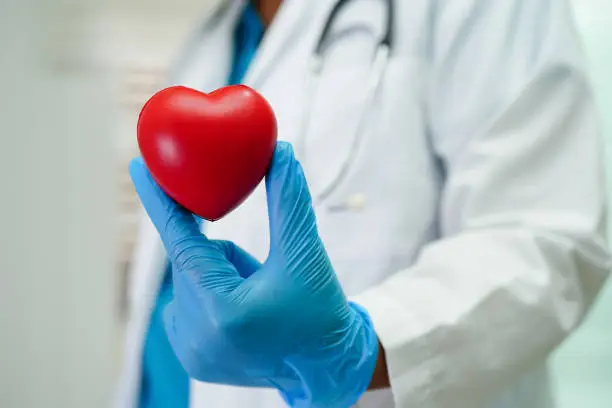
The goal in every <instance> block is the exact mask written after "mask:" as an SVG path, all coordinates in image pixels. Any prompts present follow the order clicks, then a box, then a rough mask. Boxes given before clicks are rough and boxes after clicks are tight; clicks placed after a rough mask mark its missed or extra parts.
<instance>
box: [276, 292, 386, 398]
mask: <svg viewBox="0 0 612 408" xmlns="http://www.w3.org/2000/svg"><path fill="white" fill-rule="evenodd" d="M349 308H350V314H351V319H350V324H349V327H348V328H347V330H346V331H345V333H344V335H343V336H342V339H341V340H339V341H338V342H337V343H335V344H333V345H332V346H330V348H329V349H327V350H325V351H324V352H323V353H322V355H324V356H325V357H324V358H321V357H318V358H309V357H307V356H295V357H292V358H288V359H286V363H287V364H288V365H289V366H291V367H292V368H293V370H294V371H295V373H296V374H297V376H298V377H299V378H300V382H301V387H300V388H299V389H294V390H281V395H282V396H283V398H284V399H285V402H286V403H287V404H288V405H289V406H290V407H292V408H348V407H351V406H353V405H355V404H356V403H357V402H358V401H359V399H360V398H361V396H362V395H363V394H364V393H365V392H366V391H367V389H368V386H369V385H370V382H371V381H372V376H373V374H374V369H375V368H376V362H377V359H378V337H377V336H376V332H375V331H374V326H373V324H372V320H371V319H370V316H369V314H368V313H367V311H366V310H365V309H364V308H363V307H361V306H359V305H357V304H355V303H349Z"/></svg>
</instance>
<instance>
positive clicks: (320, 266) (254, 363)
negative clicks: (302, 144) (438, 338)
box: [130, 142, 378, 408]
mask: <svg viewBox="0 0 612 408" xmlns="http://www.w3.org/2000/svg"><path fill="white" fill-rule="evenodd" d="M130 173H131V176H132V179H133V182H134V185H135V186H136V190H137V192H138V194H139V196H140V199H141V201H142V202H143V204H144V207H145V209H146V210H147V212H148V214H149V217H150V218H151V220H152V221H153V223H154V224H155V226H156V227H157V230H158V231H159V233H160V235H161V238H162V240H163V242H164V245H165V247H166V250H167V252H168V255H169V257H170V261H171V262H172V270H173V280H174V300H173V302H172V303H170V304H169V305H168V307H167V308H166V310H165V324H166V331H167V333H168V337H169V339H170V343H171V344H172V347H173V349H174V351H175V353H176V355H177V357H178V358H179V360H180V361H181V363H182V364H183V366H184V367H185V369H186V371H187V372H188V373H189V375H190V376H191V377H193V378H195V379H197V380H200V381H206V382H214V383H223V384H232V385H242V386H260V387H275V388H277V389H279V390H280V391H281V394H282V395H283V397H284V398H285V400H286V401H287V403H288V404H289V405H290V406H292V407H300V408H301V407H304V408H306V407H308V408H310V407H325V408H330V407H339V408H346V407H350V406H352V405H353V404H355V403H356V402H357V400H358V399H359V397H360V396H361V395H362V394H363V393H364V392H365V390H366V389H367V387H368V385H369V383H370V380H371V378H372V374H373V372H374V367H375V365H376V359H377V353H378V340H377V337H376V334H375V332H374V329H373V327H372V323H371V321H370V318H369V317H368V314H367V313H366V312H365V310H363V309H362V308H360V307H359V306H357V305H355V304H352V303H349V302H347V299H346V297H345V295H344V293H343V291H342V288H341V287H340V284H339V283H338V280H337V278H336V275H335V273H334V270H333V268H332V265H331V264H330V261H329V259H328V256H327V253H326V251H325V248H324V246H323V243H322V242H321V239H320V238H319V234H318V232H317V226H316V219H315V214H314V211H313V209H312V202H311V198H310V193H309V191H308V187H307V184H306V179H305V178H304V174H303V171H302V168H301V166H300V164H299V163H298V162H297V161H296V159H295V158H294V155H293V151H292V148H291V146H290V145H289V144H287V143H282V142H279V143H278V145H277V148H276V152H275V155H274V159H273V162H272V165H271V168H270V171H269V173H268V175H267V177H266V188H267V196H268V216H269V220H270V242H271V247H270V253H269V256H268V259H267V260H266V262H265V263H264V264H263V265H262V264H260V263H258V262H257V261H256V260H255V259H254V258H252V257H251V256H250V255H248V254H247V253H246V252H244V251H243V250H242V249H240V248H238V247H237V246H235V245H234V244H232V243H230V242H226V241H211V240H208V239H207V238H206V237H205V236H204V235H202V234H201V233H200V231H199V229H198V226H197V224H196V221H195V220H194V217H193V216H192V215H191V214H190V213H188V212H187V211H186V210H184V209H183V208H182V207H180V206H178V205H177V204H176V203H175V202H174V201H172V200H171V199H170V198H169V197H168V196H166V194H165V193H163V192H162V190H161V189H160V188H159V187H158V186H157V184H156V183H155V182H154V181H153V180H152V178H151V176H150V174H149V172H148V171H147V169H146V168H145V166H144V164H143V162H142V161H141V160H140V159H136V160H134V161H133V162H132V164H131V167H130ZM254 216H262V217H263V216H265V215H264V214H260V215H255V214H254Z"/></svg>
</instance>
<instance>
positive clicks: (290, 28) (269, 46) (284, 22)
mask: <svg viewBox="0 0 612 408" xmlns="http://www.w3.org/2000/svg"><path fill="white" fill-rule="evenodd" d="M308 5H309V1H306V0H284V1H283V3H282V4H281V7H280V9H279V10H278V12H277V15H276V17H275V18H274V21H273V22H272V24H271V25H270V27H268V29H267V32H266V34H265V36H264V38H263V40H262V43H261V45H260V47H259V51H258V52H257V54H256V55H255V57H254V59H253V61H252V63H251V66H250V68H249V70H248V71H247V73H246V76H245V78H244V82H245V83H246V84H248V85H249V86H251V87H252V88H255V89H257V88H258V87H260V86H261V84H262V82H263V81H265V80H266V78H267V76H268V75H269V74H270V73H271V71H272V69H273V68H274V65H275V62H276V61H277V60H278V57H279V56H281V55H283V53H284V52H285V51H286V49H287V47H290V46H291V43H292V42H293V41H294V40H295V39H296V38H297V37H298V36H299V35H300V34H303V31H304V26H305V25H306V24H308V19H307V18H306V16H305V13H306V12H307V11H308ZM311 7H312V5H311Z"/></svg>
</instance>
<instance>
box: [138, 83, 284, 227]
mask: <svg viewBox="0 0 612 408" xmlns="http://www.w3.org/2000/svg"><path fill="white" fill-rule="evenodd" d="M138 146H139V148H140V152H141V154H142V158H143V160H144V162H145V164H146V165H147V168H148V169H149V171H150V172H151V175H152V176H153V179H154V180H155V181H156V182H157V183H158V184H159V185H160V187H161V188H162V189H163V190H164V191H165V192H166V193H167V194H168V195H169V196H170V197H172V198H173V199H174V200H175V201H176V202H177V203H179V204H181V205H182V206H183V207H185V208H186V209H187V210H189V211H191V212H192V213H194V214H196V215H198V216H200V217H202V218H204V219H207V220H209V221H215V220H218V219H219V218H221V217H223V216H225V215H226V214H227V213H229V212H230V211H232V210H233V209H235V208H236V207H237V206H238V205H240V204H241V203H242V202H243V201H244V200H245V199H246V198H247V197H248V196H249V194H251V193H252V192H253V190H254V189H255V187H257V185H258V184H259V182H260V181H261V180H262V179H263V177H264V176H265V174H266V172H267V169H268V166H269V164H270V161H271V160H272V155H273V154H274V148H275V146H276V117H275V116H274V112H273V111H272V108H271V107H270V105H269V104H268V102H267V101H266V100H265V99H264V98H263V96H261V95H260V94H258V93H257V92H255V91H254V90H252V89H251V88H249V87H246V86H244V85H234V86H228V87H225V88H221V89H218V90H216V91H214V92H211V93H209V94H205V93H202V92H199V91H196V90H194V89H189V88H185V87H182V86H175V87H170V88H166V89H164V90H161V91H159V92H158V93H156V94H155V95H153V96H152V97H151V99H149V100H148V101H147V103H145V105H144V106H143V108H142V111H141V112H140V116H139V118H138Z"/></svg>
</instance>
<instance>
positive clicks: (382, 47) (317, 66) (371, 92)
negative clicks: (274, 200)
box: [170, 0, 395, 211]
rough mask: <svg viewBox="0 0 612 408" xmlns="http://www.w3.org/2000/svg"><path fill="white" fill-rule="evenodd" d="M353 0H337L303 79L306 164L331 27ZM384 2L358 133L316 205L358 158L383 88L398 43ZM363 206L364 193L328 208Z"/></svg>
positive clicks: (301, 130) (388, 0)
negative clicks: (382, 22)
mask: <svg viewBox="0 0 612 408" xmlns="http://www.w3.org/2000/svg"><path fill="white" fill-rule="evenodd" d="M350 1H351V0H338V1H337V2H336V4H335V5H334V7H333V8H332V10H331V12H330V13H329V15H328V17H327V20H326V21H325V24H324V25H323V29H322V30H321V33H320V34H319V37H318V40H317V42H316V43H315V47H314V49H313V51H312V53H311V56H310V61H309V64H308V69H307V73H306V76H305V79H304V87H305V89H304V90H305V96H304V105H303V106H304V108H303V111H302V115H301V120H300V126H299V127H298V132H297V137H296V139H295V141H294V143H293V144H294V149H295V151H296V154H298V155H299V157H300V161H302V163H303V164H304V165H307V157H306V154H305V150H306V149H305V143H306V139H307V134H308V127H309V126H308V125H309V123H310V122H311V121H310V119H311V111H312V106H313V103H314V97H315V94H316V91H317V85H318V81H319V79H320V78H321V74H322V71H323V66H324V65H325V48H326V47H325V46H326V45H327V40H328V39H329V38H330V31H331V29H332V26H333V25H334V22H335V21H336V20H337V18H338V17H339V14H340V12H341V11H342V10H343V9H344V7H346V6H349V5H350ZM384 3H385V5H386V8H387V13H386V21H385V30H384V32H383V35H382V36H381V38H380V39H379V40H378V43H377V45H376V52H375V54H374V58H373V62H372V68H371V72H370V75H369V79H368V82H367V90H366V93H365V98H364V103H363V104H362V107H361V109H360V112H359V114H358V116H356V117H357V118H358V119H357V127H356V128H355V129H356V130H355V135H354V137H353V139H352V142H351V146H350V147H349V151H348V154H347V155H346V157H345V159H344V160H343V162H342V163H341V164H340V167H339V170H338V171H337V172H336V174H335V176H334V177H332V179H331V180H330V181H329V182H327V183H326V184H325V185H324V186H323V187H322V188H318V189H317V190H318V192H313V193H312V196H313V204H314V205H315V206H316V205H318V204H321V203H322V202H325V201H326V199H328V198H329V197H330V195H331V194H332V193H333V192H334V191H335V190H336V188H337V187H338V186H339V185H340V183H341V182H342V181H343V180H344V179H345V177H346V175H347V173H348V171H349V169H350V167H351V163H353V162H354V160H355V157H356V155H357V152H358V150H359V145H360V144H361V141H362V139H363V137H364V128H365V126H366V121H365V119H366V116H367V113H368V111H370V108H371V107H372V105H373V102H374V98H375V96H376V94H377V92H378V89H379V88H380V84H381V81H382V78H383V76H384V73H385V70H386V68H387V65H388V62H389V57H390V54H391V51H392V49H393V47H394V45H395V43H394V38H393V33H394V31H393V26H394V18H395V9H394V0H384ZM226 6H228V7H229V2H228V3H227V4H226ZM225 11H226V10H225V9H224V8H223V7H220V8H219V9H217V10H216V12H214V13H213V14H212V15H211V16H209V18H207V19H206V20H207V22H208V24H207V23H205V24H203V27H202V29H201V31H200V32H199V33H198V35H196V36H194V37H193V39H192V41H191V43H190V44H189V45H188V46H187V47H186V50H185V51H184V53H183V58H181V59H180V60H179V64H177V65H176V67H177V71H179V72H180V69H178V67H180V66H182V65H186V64H185V62H184V61H187V60H188V58H189V55H190V51H191V50H193V49H194V48H195V47H196V44H197V43H198V41H199V39H200V38H201V35H203V33H204V32H205V31H206V30H205V27H207V26H208V28H210V27H211V26H212V25H214V22H218V21H220V15H221V14H222V13H223V12H225ZM211 22H212V24H211ZM179 72H172V73H171V75H170V77H171V78H177V77H179V76H180V75H179ZM305 162H306V163H305ZM364 206H365V197H363V195H361V194H354V195H352V196H350V197H348V198H347V199H345V200H344V201H343V202H342V203H339V204H333V205H329V206H327V207H328V210H331V211H345V210H357V211H360V210H362V209H363V207H364Z"/></svg>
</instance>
